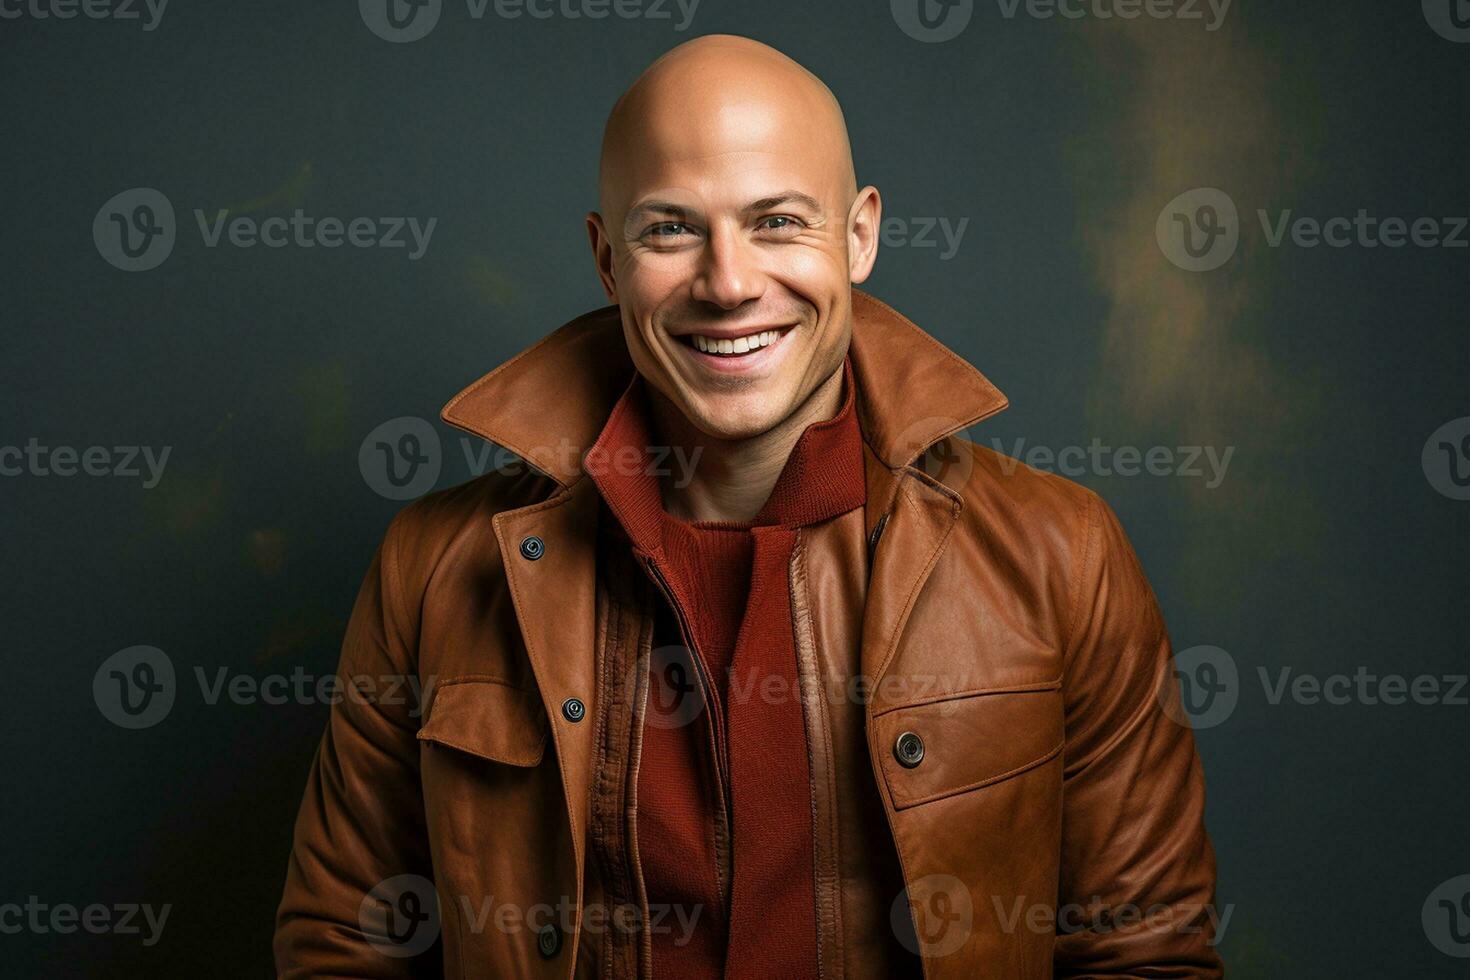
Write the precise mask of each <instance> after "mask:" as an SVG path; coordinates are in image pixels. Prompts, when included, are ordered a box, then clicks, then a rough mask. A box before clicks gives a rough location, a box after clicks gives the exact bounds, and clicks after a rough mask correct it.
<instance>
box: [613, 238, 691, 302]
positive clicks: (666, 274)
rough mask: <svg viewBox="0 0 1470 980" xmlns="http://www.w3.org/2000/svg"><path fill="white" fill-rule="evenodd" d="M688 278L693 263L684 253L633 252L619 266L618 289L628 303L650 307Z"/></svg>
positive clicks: (666, 296) (680, 285) (665, 297)
mask: <svg viewBox="0 0 1470 980" xmlns="http://www.w3.org/2000/svg"><path fill="white" fill-rule="evenodd" d="M692 275H693V263H692V262H691V260H690V259H689V258H688V256H687V255H685V254H682V253H680V254H673V253H668V252H635V253H631V254H629V256H628V257H627V259H626V261H625V262H624V263H623V267H622V270H621V273H620V275H619V280H618V288H619V289H620V290H621V291H622V292H623V293H624V294H625V295H626V297H627V299H628V300H630V301H632V302H634V303H637V304H638V305H640V306H642V307H644V308H651V307H656V306H659V305H660V304H661V303H663V301H664V300H666V299H667V298H668V297H669V296H670V295H671V294H673V293H675V292H677V291H678V290H679V289H681V288H683V287H684V286H685V285H686V284H687V283H688V281H689V279H690V277H691V276H692Z"/></svg>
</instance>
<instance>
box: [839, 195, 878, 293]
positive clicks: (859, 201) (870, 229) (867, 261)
mask: <svg viewBox="0 0 1470 980" xmlns="http://www.w3.org/2000/svg"><path fill="white" fill-rule="evenodd" d="M882 221H883V198H882V197H881V196H879V194H878V188H876V187H873V186H872V185H871V184H870V185H869V186H867V187H864V188H863V189H862V190H861V191H858V196H857V198H856V199H855V200H854V201H853V202H852V209H851V210H850V211H849V212H848V214H847V277H848V279H850V280H851V281H852V282H853V283H854V284H857V283H860V282H863V281H864V280H866V279H867V278H868V275H869V274H870V273H871V272H872V271H873V263H874V262H876V261H877V260H878V229H879V227H880V225H881V224H882Z"/></svg>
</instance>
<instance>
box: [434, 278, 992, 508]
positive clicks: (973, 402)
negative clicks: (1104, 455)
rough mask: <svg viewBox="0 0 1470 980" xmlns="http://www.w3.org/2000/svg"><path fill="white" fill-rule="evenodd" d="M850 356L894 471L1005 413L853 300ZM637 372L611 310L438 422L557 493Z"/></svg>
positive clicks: (499, 374) (943, 355) (537, 348)
mask: <svg viewBox="0 0 1470 980" xmlns="http://www.w3.org/2000/svg"><path fill="white" fill-rule="evenodd" d="M852 318H853V324H852V343H851V346H850V347H849V348H848V356H849V357H850V359H851V361H852V371H853V376H854V378H855V380H856V382H857V404H856V409H857V415H858V425H859V427H860V428H861V429H862V433H863V440H864V441H865V442H866V443H867V444H868V446H869V448H870V449H871V450H872V451H873V454H874V455H875V456H877V457H878V459H879V460H881V461H882V462H883V463H884V464H885V465H887V466H889V467H891V468H895V469H897V468H901V467H904V466H907V465H908V464H910V463H912V462H913V461H914V460H915V459H916V458H917V457H918V456H919V454H920V453H922V452H923V451H924V450H925V449H927V448H929V447H930V446H932V445H933V444H934V443H936V442H938V441H939V440H940V439H943V438H944V437H945V436H947V435H950V434H951V433H954V432H957V431H959V430H961V429H963V428H965V427H966V426H969V425H973V424H974V423H976V422H978V421H980V420H981V419H984V418H987V417H989V416H991V415H994V414H995V413H996V412H999V411H1001V410H1002V409H1004V408H1005V407H1006V405H1007V404H1008V402H1007V400H1006V397H1005V396H1004V395H1003V394H1001V393H1000V391H999V390H998V389H997V388H996V387H995V386H994V385H992V384H991V383H990V382H989V381H988V380H986V378H985V376H984V375H982V374H981V373H980V372H979V371H977V370H976V369H975V368H974V367H972V366H970V365H969V364H967V363H966V362H965V361H964V360H963V359H962V358H961V357H960V356H959V355H957V354H955V353H954V352H953V351H951V350H950V349H949V348H947V347H945V346H944V345H943V344H941V343H940V342H939V341H937V340H935V339H934V338H933V337H931V336H930V335H929V334H927V333H925V332H924V331H923V330H920V329H919V328H918V327H917V326H915V325H914V324H913V323H912V322H910V321H909V320H908V319H907V318H906V317H904V316H903V315H902V314H900V313H898V312H897V311H895V310H894V309H893V308H892V307H890V306H889V305H888V304H886V303H884V302H883V301H881V300H879V299H875V298H874V297H872V296H870V295H868V294H867V293H864V292H862V291H861V290H857V289H854V290H853V291H852ZM634 373H635V371H634V367H633V362H632V359H631V358H630V357H629V356H628V350H627V347H626V346H625V345H624V343H623V329H622V322H621V319H620V317H619V313H618V308H617V307H616V306H607V307H603V308H602V309H600V310H594V311H592V312H591V313H586V314H584V315H582V316H580V317H578V318H577V319H575V320H572V321H571V322H570V323H567V324H565V325H564V326H561V327H559V328H557V329H556V330H554V331H552V332H551V333H550V334H548V335H547V336H546V337H544V338H542V339H541V340H540V341H538V342H537V343H536V344H534V345H532V346H531V347H529V348H527V349H526V350H524V351H522V352H521V353H520V354H517V355H516V356H515V357H513V358H511V359H510V360H509V361H506V362H505V363H504V364H502V365H500V366H499V367H498V368H496V369H495V370H493V371H491V372H490V373H489V374H487V375H485V376H484V377H482V378H480V379H479V380H478V381H476V382H475V383H474V384H472V385H470V386H469V387H468V388H466V389H464V390H463V391H461V392H460V393H459V394H458V395H455V396H454V398H452V399H451V400H450V401H449V403H448V404H447V405H445V406H444V410H443V411H442V412H441V413H440V416H441V417H442V418H443V419H444V421H445V422H448V423H449V424H451V425H454V426H457V427H458V428H461V429H464V430H465V431H466V432H469V433H472V434H473V435H477V436H479V437H480V438H482V439H487V440H489V441H491V442H493V443H495V444H496V445H497V446H503V447H504V448H506V449H509V450H510V451H511V452H513V453H515V454H516V455H517V456H519V457H521V458H522V459H524V460H526V461H527V462H528V463H530V464H531V465H532V466H535V467H536V468H537V469H538V470H541V471H542V472H543V473H545V474H546V475H547V476H549V477H551V479H553V480H555V481H556V482H557V483H558V484H559V485H561V486H562V487H563V488H569V487H571V486H572V485H573V484H574V483H576V482H577V481H578V480H579V479H581V477H582V476H583V475H584V473H583V469H582V456H583V454H584V453H585V452H586V451H587V450H588V449H590V448H591V447H592V446H593V444H594V443H595V442H596V440H597V437H598V435H599V434H600V433H601V431H602V429H603V426H604V425H605V424H606V422H607V420H608V416H609V415H610V414H611V412H612V410H613V407H614V406H615V405H616V404H617V402H618V399H619V398H620V397H621V396H622V395H623V393H624V392H625V391H626V390H627V388H628V386H629V384H630V382H631V381H632V379H633V374H634Z"/></svg>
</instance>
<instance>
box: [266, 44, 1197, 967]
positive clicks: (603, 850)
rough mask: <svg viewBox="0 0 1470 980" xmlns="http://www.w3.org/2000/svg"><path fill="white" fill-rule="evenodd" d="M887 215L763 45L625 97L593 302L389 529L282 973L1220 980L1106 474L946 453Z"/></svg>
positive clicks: (1172, 747) (1164, 682) (299, 853)
mask: <svg viewBox="0 0 1470 980" xmlns="http://www.w3.org/2000/svg"><path fill="white" fill-rule="evenodd" d="M881 213H882V203H881V198H880V196H879V194H878V191H877V190H876V189H875V188H873V187H870V186H867V187H862V188H859V187H858V184H857V181H856V178H855V172H854V167H853V161H852V154H851V150H850V147H849V143H848V137H847V131H846V125H845V123H844V120H843V115H842V111H841V108H840V107H839V105H838V103H837V100H836V99H835V98H834V97H833V95H832V93H831V92H830V91H829V90H828V89H827V87H826V86H825V85H823V84H822V82H821V81H820V80H818V79H817V78H816V77H815V76H813V75H812V74H811V73H810V72H808V71H807V70H806V69H804V68H802V67H801V66H800V65H798V64H796V63H795V62H793V61H791V60H790V59H789V58H787V57H786V56H784V55H782V54H781V53H779V52H777V51H775V50H773V49H771V48H769V47H766V46H765V45H761V44H758V43H756V42H754V41H751V40H748V39H744V38H738V37H729V36H711V37H704V38H699V39H697V40H695V41H691V42H689V43H687V44H683V45H681V46H679V47H677V48H675V49H674V50H672V51H670V52H669V53H668V54H666V55H664V56H663V57H662V58H660V59H659V60H658V61H656V62H655V63H654V64H653V65H652V66H650V67H649V68H648V70H647V71H645V72H644V73H643V75H642V76H641V77H639V78H638V79H637V81H635V82H634V84H633V85H632V87H631V88H629V89H628V90H627V92H625V93H624V94H623V96H622V97H621V98H620V99H619V100H618V101H617V103H616V105H615V106H614V108H613V110H612V113H611V115H610V117H609V119H608V122H607V127H606V131H605V134H604V140H603V147H602V159H601V181H600V187H599V210H598V211H596V212H594V213H592V214H589V215H588V216H587V231H588V236H589V239H590V242H591V248H592V254H593V257H594V259H595V263H596V268H597V274H598V277H599V279H600V281H601V283H602V287H603V289H604V291H605V292H606V295H607V298H608V300H609V303H610V305H609V306H607V307H605V308H603V309H600V310H596V311H593V312H591V313H588V314H586V315H584V316H581V317H578V318H577V319H575V320H573V321H571V322H570V323H567V324H566V325H564V326H562V327H560V328H559V329H557V330H555V331H553V332H552V333H550V334H549V335H548V336H546V337H545V338H544V339H543V340H541V341H540V342H539V343H537V344H536V345H535V346H533V347H531V348H530V349H528V350H526V351H524V352H523V353H521V354H520V355H518V356H517V357H515V358H513V359H512V360H510V361H508V362H506V363H505V364H503V365H501V366H500V367H498V368H496V369H495V370H493V371H491V372H490V373H489V374H487V375H485V376H484V377H483V378H481V379H480V380H478V381H476V382H475V383H474V384H472V385H471V386H470V387H468V388H466V389H465V390H464V391H463V392H461V393H460V394H459V395H458V396H456V397H455V398H454V399H453V400H452V401H450V402H449V404H448V405H447V406H446V407H445V409H444V413H443V415H444V418H445V420H446V421H448V422H450V423H452V424H454V425H457V426H459V427H461V428H463V429H465V430H467V431H469V432H471V433H474V434H476V435H479V436H481V437H483V438H485V439H488V440H490V441H492V442H494V443H497V444H498V445H500V446H503V447H506V448H508V449H509V450H511V451H513V452H514V453H515V454H516V456H517V457H518V459H519V460H521V461H524V462H523V463H521V462H518V463H517V464H516V465H513V466H509V467H505V468H503V469H502V470H500V471H497V472H493V473H490V474H487V475H485V476H483V477H480V478H478V479H476V480H473V481H471V482H469V483H467V484H464V485H463V486H460V487H456V488H454V489H451V490H448V491H444V492H440V493H434V494H430V495H429V496H428V497H425V498H423V499H422V500H420V501H417V502H416V503H414V504H413V505H411V506H409V507H408V508H406V509H405V510H404V511H403V512H401V513H400V514H399V515H398V516H397V517H396V518H395V519H394V521H393V523H392V525H391V526H390V528H389V530H388V532H387V534H386V536H385V538H384V540H383V542H382V545H381V546H380V548H379V550H378V553H377V555H376V557H375V559H374V562H373V565H372V567H371V569H370V570H369V572H368V575H367V577H366V579H365V581H364V583H363V586H362V590H361V592H360V594H359V596H358V600H357V603H356V606H355V607H354V609H353V612H352V616H351V619H350V622H349V625H348V629H347V635H346V637H345V640H344V642H343V647H342V655H341V663H340V667H339V675H340V677H341V678H342V681H343V689H344V691H345V692H346V694H345V696H344V697H343V698H342V699H341V700H340V702H339V703H337V704H335V705H334V706H333V708H332V713H331V719H330V721H329V724H328V727H327V731H326V733H325V735H324V736H323V739H322V742H321V745H320V748H319V750H318V753H317V756H316V759H315V761H314V762H313V765H312V770H311V774H310V779H309V783H308V786H307V789H306V793H305V797H304V799H303V801H302V805H301V811H300V814H299V816H298V819H297V824H296V834H295V844H294V848H293V850H292V854H291V860H290V863H289V867H288V872H287V880H286V886H285V893H284V896H283V898H282V901H281V905H280V909H279V912H278V917H277V928H276V938H275V953H276V962H277V966H278V970H279V972H280V974H281V975H282V976H285V977H319V976H333V977H347V976H351V977H390V976H391V977H400V976H402V977H407V976H440V975H442V976H450V977H546V978H550V977H563V978H571V977H588V978H591V977H597V978H602V980H613V978H635V977H637V978H645V977H657V978H660V980H663V978H676V980H683V978H715V977H724V978H732V980H745V978H751V980H755V978H760V980H765V978H770V977H781V978H784V980H801V978H818V977H821V978H844V977H845V978H868V977H872V978H879V977H905V976H912V977H920V976H923V977H928V978H949V977H954V978H961V977H964V978H969V977H976V976H992V977H1006V978H1032V977H1035V978H1042V977H1053V976H1055V977H1103V976H1107V977H1150V978H1158V977H1218V976H1220V975H1221V964H1220V960H1219V957H1218V956H1217V954H1216V952H1215V949H1214V945H1215V939H1216V936H1217V932H1218V931H1219V930H1218V925H1219V923H1218V919H1217V916H1216V911H1215V908H1214V905H1213V902H1214V879H1215V865H1214V854H1213V851H1212V848H1211V845H1210V841H1209V838H1208V836H1207V834H1206V832H1205V828H1204V820H1203V811H1204V787H1203V777H1202V774H1201V769H1200V764H1199V760H1198V756H1197V754H1196V751H1195V746H1194V740H1193V737H1192V733H1191V730H1190V728H1189V726H1188V723H1187V722H1188V718H1187V715H1186V714H1185V713H1184V712H1183V711H1182V710H1181V709H1180V703H1179V691H1178V687H1177V682H1176V680H1175V677H1174V674H1173V672H1172V668H1171V661H1172V655H1171V650H1170V643H1169V638H1168V634H1167V632H1166V630H1165V627H1164V623H1163V619H1162V617H1161V615H1160V612H1159V609H1158V605H1157V602H1156V600H1155V597H1154V595H1153V592H1152V591H1151V589H1150V587H1149V585H1148V582H1147V580H1146V578H1145V577H1144V574H1143V571H1142V569H1141V568H1140V566H1139V563H1138V560H1137V558H1136V556H1135V555H1134V553H1133V551H1132V549H1131V547H1130V546H1129V544H1128V540H1127V538H1126V536H1125V535H1124V532H1123V530H1122V528H1121V527H1120V525H1119V523H1118V520H1117V518H1116V517H1115V516H1114V515H1113V513H1112V511H1111V510H1110V509H1109V508H1108V506H1107V505H1106V504H1105V503H1103V502H1102V501H1101V500H1100V499H1099V498H1098V497H1097V496H1096V495H1095V494H1094V493H1092V492H1091V491H1088V490H1086V489H1084V488H1082V487H1080V486H1077V485H1075V484H1072V483H1069V482H1068V481H1066V480H1063V479H1061V478H1059V477H1056V476H1052V475H1048V474H1044V473H1040V472H1037V471H1034V470H1032V469H1030V468H1028V467H1025V466H1022V465H1020V464H1018V463H1016V462H1015V461H1012V460H1006V459H1004V458H1002V457H1000V456H999V455H998V454H995V453H992V452H990V451H988V450H985V449H982V448H980V447H979V446H976V445H974V444H973V443H970V442H968V441H967V440H965V439H963V438H961V437H960V435H959V433H960V432H961V431H962V430H964V429H965V428H966V427H968V426H970V425H973V424H975V423H977V422H979V421H981V420H982V419H984V418H986V417H988V416H990V415H992V414H994V413H995V412H998V411H1000V410H1001V409H1002V408H1004V407H1005V404H1006V402H1005V398H1004V397H1003V396H1002V395H1001V394H1000V393H999V392H998V391H997V390H996V389H995V388H994V386H992V385H991V384H990V383H989V382H988V381H987V380H986V379H985V378H984V377H983V376H981V375H980V373H979V372H978V371H976V370H975V369H974V368H973V367H971V366H970V365H968V364H966V363H965V362H964V361H962V360H961V359H960V358H959V357H958V356H956V355H955V354H954V353H953V352H951V351H949V350H948V349H946V348H945V347H943V346H942V345H940V344H939V343H938V342H937V341H936V340H935V339H934V338H933V337H931V336H929V335H928V334H926V333H924V332H923V331H921V330H920V329H919V328H918V327H916V326H915V325H914V324H912V323H910V322H909V321H908V320H906V319H905V318H904V317H902V316H901V315H899V314H898V313H896V312H895V311H894V310H892V309H891V308H889V307H888V306H886V305H884V304H883V303H881V302H880V301H878V300H876V299H874V298H872V297H871V296H868V295H867V294H865V293H863V292H861V291H859V290H856V289H854V288H853V287H854V285H856V284H859V283H862V282H863V281H864V280H866V278H867V277H868V275H869V273H870V272H871V270H872V268H873V263H874V260H875V258H876V256H877V244H878V228H879V222H880V219H881ZM569 450H570V451H569ZM395 680H397V681H405V680H406V681H407V682H408V683H407V684H404V683H398V684H394V683H393V681H395ZM405 689H409V690H416V691H419V690H421V691H422V692H424V693H423V698H422V699H417V698H405V697H402V696H398V697H390V696H389V695H388V693H386V692H389V691H394V692H401V691H402V690H405ZM420 700H422V702H423V703H420Z"/></svg>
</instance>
